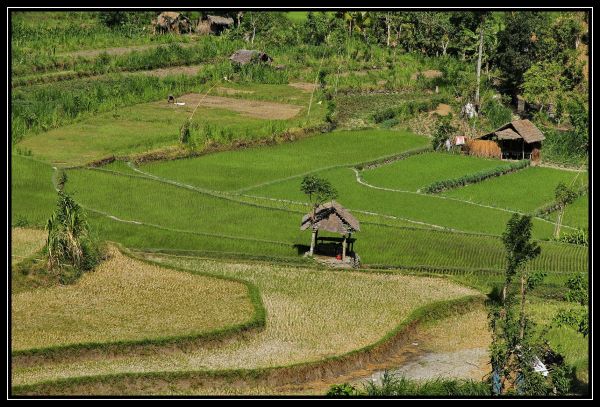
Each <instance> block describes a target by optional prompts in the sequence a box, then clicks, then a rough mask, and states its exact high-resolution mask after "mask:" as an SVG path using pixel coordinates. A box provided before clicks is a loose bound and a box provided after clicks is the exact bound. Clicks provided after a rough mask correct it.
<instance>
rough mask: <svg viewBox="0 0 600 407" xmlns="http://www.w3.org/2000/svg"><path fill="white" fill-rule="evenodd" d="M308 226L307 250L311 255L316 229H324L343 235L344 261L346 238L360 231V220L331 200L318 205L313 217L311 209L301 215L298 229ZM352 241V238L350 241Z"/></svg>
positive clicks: (343, 259) (343, 256)
mask: <svg viewBox="0 0 600 407" xmlns="http://www.w3.org/2000/svg"><path fill="white" fill-rule="evenodd" d="M309 227H310V228H312V232H313V235H312V239H311V248H310V252H309V253H310V254H311V255H312V253H313V252H314V247H315V243H316V240H317V234H318V231H319V230H325V231H327V232H332V233H339V234H341V235H343V239H342V261H345V260H346V249H347V243H348V239H349V238H350V237H351V235H352V233H354V232H359V231H360V222H359V221H358V220H357V219H356V218H355V217H354V216H352V214H351V213H350V212H349V211H348V210H347V209H346V208H344V207H343V206H342V205H340V204H338V203H337V202H335V201H332V202H329V203H325V204H323V205H320V206H318V207H317V209H316V210H315V213H314V218H313V212H312V211H311V212H309V213H307V214H306V215H304V216H303V217H302V222H301V224H300V230H306V229H308V228H309ZM353 242H354V241H353V240H352V241H351V243H353ZM351 251H352V249H351Z"/></svg>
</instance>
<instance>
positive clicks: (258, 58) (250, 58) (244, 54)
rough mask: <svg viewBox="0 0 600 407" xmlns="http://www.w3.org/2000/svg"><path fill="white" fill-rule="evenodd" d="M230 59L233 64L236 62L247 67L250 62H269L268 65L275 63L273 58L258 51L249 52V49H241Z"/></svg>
mask: <svg viewBox="0 0 600 407" xmlns="http://www.w3.org/2000/svg"><path fill="white" fill-rule="evenodd" d="M229 59H230V60H231V61H232V62H236V63H238V64H240V65H246V64H248V63H250V62H267V63H270V62H273V58H271V57H270V56H268V55H267V54H265V53H264V52H261V51H257V50H247V49H240V50H238V51H235V52H234V53H233V54H232V55H231V56H230V57H229Z"/></svg>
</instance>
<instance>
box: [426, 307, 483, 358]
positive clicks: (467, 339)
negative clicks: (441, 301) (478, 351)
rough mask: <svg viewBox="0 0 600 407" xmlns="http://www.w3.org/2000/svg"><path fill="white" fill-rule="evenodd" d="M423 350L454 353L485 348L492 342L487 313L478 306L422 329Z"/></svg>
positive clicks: (431, 323) (429, 324)
mask: <svg viewBox="0 0 600 407" xmlns="http://www.w3.org/2000/svg"><path fill="white" fill-rule="evenodd" d="M423 336H424V337H425V338H426V339H425V340H424V345H423V346H424V348H425V350H427V351H429V352H455V351H460V350H463V349H471V348H485V349H487V348H488V347H489V346H490V343H491V342H492V337H491V335H490V331H489V327H488V319H487V312H486V310H485V307H484V306H483V305H480V306H478V307H476V308H474V309H472V310H469V311H468V312H466V313H464V314H454V315H452V316H450V317H447V318H444V319H443V320H439V321H433V322H430V323H428V324H427V325H426V326H424V327H423Z"/></svg>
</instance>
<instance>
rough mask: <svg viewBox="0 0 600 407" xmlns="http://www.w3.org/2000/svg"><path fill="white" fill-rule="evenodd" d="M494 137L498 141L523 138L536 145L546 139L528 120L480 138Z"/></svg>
mask: <svg viewBox="0 0 600 407" xmlns="http://www.w3.org/2000/svg"><path fill="white" fill-rule="evenodd" d="M494 136H495V137H497V138H498V140H517V139H521V138H522V139H523V140H525V142H526V143H527V144H531V143H536V142H538V141H543V140H545V139H546V138H545V137H544V134H543V133H542V132H541V131H540V129H538V128H537V127H535V124H533V123H531V122H530V121H529V120H527V119H525V120H515V121H512V122H510V123H507V124H505V125H504V126H502V127H500V128H498V129H496V130H494V131H493V132H491V133H488V134H484V135H482V136H479V137H478V138H480V139H490V138H492V137H494Z"/></svg>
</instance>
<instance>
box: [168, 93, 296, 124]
mask: <svg viewBox="0 0 600 407" xmlns="http://www.w3.org/2000/svg"><path fill="white" fill-rule="evenodd" d="M177 101H178V102H184V103H186V104H190V105H192V106H196V105H198V104H200V106H204V107H212V108H219V109H227V110H231V111H234V112H238V113H241V115H242V116H249V117H255V118H258V119H266V120H286V119H291V118H292V117H294V116H296V115H297V114H298V113H299V112H300V110H301V108H300V107H299V106H294V105H287V104H283V103H272V102H263V101H256V100H255V101H252V100H248V99H233V98H226V97H221V96H206V95H201V94H197V93H190V94H187V95H183V96H180V97H179V98H177Z"/></svg>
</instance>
